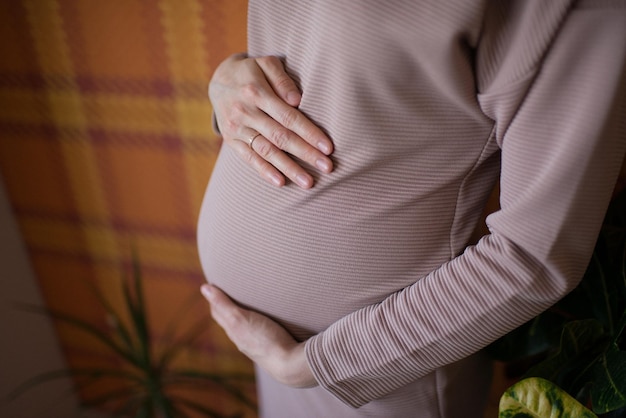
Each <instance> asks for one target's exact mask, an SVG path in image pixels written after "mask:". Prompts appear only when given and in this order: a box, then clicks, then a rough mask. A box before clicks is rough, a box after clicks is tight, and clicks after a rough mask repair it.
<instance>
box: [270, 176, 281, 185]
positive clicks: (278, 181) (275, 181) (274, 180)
mask: <svg viewBox="0 0 626 418" xmlns="http://www.w3.org/2000/svg"><path fill="white" fill-rule="evenodd" d="M270 181H271V182H272V184H273V185H274V186H277V187H280V186H282V185H283V179H282V178H281V177H280V176H279V175H278V174H270Z"/></svg>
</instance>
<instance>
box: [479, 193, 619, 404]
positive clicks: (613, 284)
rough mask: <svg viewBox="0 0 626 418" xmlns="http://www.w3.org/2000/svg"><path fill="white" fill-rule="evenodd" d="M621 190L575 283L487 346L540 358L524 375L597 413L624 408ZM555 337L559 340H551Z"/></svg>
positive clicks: (504, 354) (520, 357)
mask: <svg viewBox="0 0 626 418" xmlns="http://www.w3.org/2000/svg"><path fill="white" fill-rule="evenodd" d="M625 326H626V192H622V193H621V194H620V195H619V196H617V197H616V198H615V199H614V200H613V202H612V203H611V206H610V207H609V211H608V212H607V215H606V217H605V221H604V224H603V228H602V231H601V233H600V236H599V238H598V241H597V243H596V247H595V251H594V254H593V257H592V260H591V262H590V264H589V267H588V268H587V271H586V273H585V276H584V278H583V280H582V282H581V283H580V285H579V286H578V287H577V288H576V289H575V290H574V291H572V292H571V293H570V294H569V295H568V296H566V297H565V298H564V299H563V300H561V301H560V302H559V303H557V304H556V305H555V306H553V307H552V308H551V309H550V310H548V311H547V312H545V313H543V314H541V315H539V316H538V317H536V318H535V319H533V320H532V321H530V322H529V323H527V324H525V325H524V326H522V327H520V328H518V329H517V330H515V331H513V332H512V333H510V334H509V335H507V336H505V337H503V338H502V339H500V340H498V341H497V342H495V343H494V344H493V345H492V346H491V347H489V352H490V353H491V354H492V355H493V357H494V358H496V359H498V360H501V361H506V362H520V361H524V359H528V358H535V359H536V358H537V357H538V356H539V357H540V358H542V359H543V360H542V361H540V362H539V363H537V364H535V365H534V366H533V367H531V368H530V369H529V370H527V371H526V373H525V374H524V377H529V376H537V377H543V378H545V379H548V380H550V381H552V382H554V383H556V384H557V385H558V386H560V387H561V388H563V389H564V390H565V391H566V392H568V393H569V394H570V395H572V396H574V397H575V398H577V399H578V400H579V401H580V402H581V403H582V404H585V405H589V404H590V405H592V407H593V411H594V412H596V413H599V414H604V413H608V412H610V411H617V410H620V409H622V408H625V407H626V333H625V332H624V328H625ZM558 336H560V339H557V338H556V337H558Z"/></svg>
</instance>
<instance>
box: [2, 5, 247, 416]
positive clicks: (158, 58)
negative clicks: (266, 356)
mask: <svg viewBox="0 0 626 418" xmlns="http://www.w3.org/2000/svg"><path fill="white" fill-rule="evenodd" d="M245 16H246V1H245V0H107V1H85V0H17V1H6V2H0V173H1V175H2V179H3V180H4V182H5V183H6V187H7V190H8V193H9V197H10V199H11V203H12V206H13V209H14V212H15V214H16V216H17V219H18V222H19V224H20V228H21V231H22V234H23V236H24V240H25V242H26V245H27V249H28V252H29V255H30V258H31V260H32V264H33V267H34V269H35V272H36V275H37V278H38V280H39V283H40V286H41V289H42V292H43V294H44V297H45V300H46V303H47V304H48V305H49V306H50V307H52V308H58V309H62V310H64V311H69V312H72V313H73V314H75V315H80V316H81V317H82V318H84V319H87V320H90V321H92V322H94V323H101V324H102V326H103V327H105V326H106V318H104V315H103V312H102V311H101V310H100V309H99V308H98V307H97V306H98V304H97V301H96V300H95V298H94V297H93V296H92V295H91V294H90V293H89V291H88V287H87V286H85V283H84V282H85V281H91V282H93V283H95V284H96V285H98V287H99V288H100V289H101V290H102V293H103V294H104V296H105V297H107V298H109V299H111V300H114V301H116V302H117V304H121V303H122V295H121V294H119V291H118V290H117V284H118V280H119V278H120V276H121V275H122V273H123V272H124V271H128V270H129V266H130V261H131V250H130V248H131V245H134V246H135V247H136V248H137V250H138V253H139V256H140V259H141V265H142V268H143V271H144V276H145V280H146V283H145V285H146V293H147V300H148V303H149V306H148V308H149V314H150V317H151V319H152V324H153V327H154V333H155V335H157V337H162V336H164V334H165V333H166V324H167V323H168V321H169V320H170V319H171V317H172V316H173V315H174V312H175V311H176V308H177V307H179V306H181V305H182V304H186V303H187V302H188V297H189V295H190V294H192V293H198V288H199V286H200V284H201V283H202V282H203V281H204V277H203V274H202V272H201V269H200V265H199V262H198V256H197V249H196V241H195V236H196V234H195V228H196V220H197V217H198V213H199V208H200V203H201V199H202V195H203V192H204V188H205V186H206V183H207V181H208V179H209V175H210V173H211V170H212V167H213V163H214V160H215V157H216V153H217V151H218V150H219V146H220V143H219V139H218V138H217V137H216V136H215V135H214V134H213V133H212V131H211V117H210V115H211V108H210V104H209V101H208V99H207V98H206V88H207V82H208V80H209V78H210V75H211V74H212V72H213V69H214V68H215V66H216V65H217V64H218V63H219V62H220V61H221V60H222V59H223V58H225V57H226V56H227V55H229V54H231V53H233V52H238V51H243V50H245V36H246V33H245V32H246V31H245ZM207 311H208V310H207V308H206V306H205V304H204V303H200V304H199V305H198V306H197V307H196V308H192V309H191V314H192V318H193V316H196V315H201V314H205V313H206V312H207ZM57 329H58V332H59V336H60V339H61V343H62V346H63V349H64V352H65V353H66V356H67V360H68V363H69V364H70V365H91V366H94V365H98V364H102V363H103V362H105V363H106V361H107V356H108V353H107V352H106V351H105V350H103V349H102V348H101V347H100V346H99V345H98V344H96V343H95V341H93V340H92V339H90V338H89V337H86V336H83V335H79V334H77V333H76V332H73V331H71V330H70V329H68V328H67V327H64V326H60V325H59V326H58V327H57ZM186 356H187V358H186V359H181V361H187V362H189V363H193V365H194V366H198V365H200V366H203V367H204V368H206V369H211V370H214V371H231V372H233V371H235V372H240V371H246V372H251V365H250V363H249V362H248V361H246V360H244V359H243V357H242V356H241V355H240V354H239V353H238V352H236V350H234V349H233V346H232V345H231V344H230V343H229V342H228V340H227V339H226V338H225V336H224V335H223V333H222V332H221V331H220V330H218V329H217V327H213V328H211V329H210V330H209V332H208V333H207V336H206V338H205V339H203V340H202V341H200V343H198V346H197V347H195V348H194V349H193V350H191V351H190V352H189V353H187V354H186ZM252 389H253V388H251V390H252ZM102 390H103V388H86V389H84V390H83V391H84V394H85V395H88V394H89V393H90V391H91V392H94V391H95V392H97V391H102ZM199 396H204V397H206V393H205V394H204V395H199ZM205 400H206V401H207V404H208V405H210V406H211V407H213V408H216V409H218V410H221V411H223V412H224V413H230V414H232V413H234V412H237V411H245V409H243V408H241V407H240V406H239V405H237V404H236V401H234V400H232V399H229V398H228V397H224V396H221V397H217V396H216V397H213V398H212V399H205Z"/></svg>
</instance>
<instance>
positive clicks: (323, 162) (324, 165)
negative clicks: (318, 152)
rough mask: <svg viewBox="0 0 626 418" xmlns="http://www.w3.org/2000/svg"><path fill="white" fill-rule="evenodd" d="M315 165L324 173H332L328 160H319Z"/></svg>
mask: <svg viewBox="0 0 626 418" xmlns="http://www.w3.org/2000/svg"><path fill="white" fill-rule="evenodd" d="M315 165H316V166H317V168H319V169H320V170H322V171H325V172H329V171H330V163H329V162H328V161H327V160H324V159H322V158H320V159H319V160H317V161H315Z"/></svg>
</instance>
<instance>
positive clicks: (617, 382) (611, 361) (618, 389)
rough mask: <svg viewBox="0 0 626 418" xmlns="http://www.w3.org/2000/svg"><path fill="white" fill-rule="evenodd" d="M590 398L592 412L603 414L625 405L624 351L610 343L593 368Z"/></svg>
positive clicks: (625, 360)
mask: <svg viewBox="0 0 626 418" xmlns="http://www.w3.org/2000/svg"><path fill="white" fill-rule="evenodd" d="M593 374H594V380H593V385H592V388H591V399H592V402H593V403H592V405H593V410H594V412H597V413H599V414H603V413H606V412H610V411H613V410H616V409H618V408H622V407H625V406H626V352H624V351H620V350H619V349H618V348H617V346H616V345H614V344H613V345H611V346H610V348H609V350H607V351H606V352H605V353H604V354H603V355H602V356H601V358H600V361H599V362H598V363H596V364H595V365H594V368H593Z"/></svg>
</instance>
